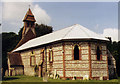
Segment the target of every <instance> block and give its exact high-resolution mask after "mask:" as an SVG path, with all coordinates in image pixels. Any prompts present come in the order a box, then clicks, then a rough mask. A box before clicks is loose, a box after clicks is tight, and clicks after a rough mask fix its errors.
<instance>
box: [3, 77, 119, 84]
mask: <svg viewBox="0 0 120 84" xmlns="http://www.w3.org/2000/svg"><path fill="white" fill-rule="evenodd" d="M118 80H119V81H120V77H119V79H112V80H103V81H100V80H62V79H48V83H52V84H53V82H54V83H56V82H57V84H58V83H65V84H70V83H80V84H81V83H83V84H86V83H88V84H93V83H94V84H118ZM40 82H41V83H42V82H43V79H42V78H39V77H32V76H10V77H4V79H3V83H2V84H13V83H14V84H15V83H19V84H26V83H27V84H28V83H31V84H36V83H40Z"/></svg>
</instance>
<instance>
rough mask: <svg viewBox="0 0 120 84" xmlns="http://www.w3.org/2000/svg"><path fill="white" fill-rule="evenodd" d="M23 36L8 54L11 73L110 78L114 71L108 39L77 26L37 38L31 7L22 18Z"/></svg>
mask: <svg viewBox="0 0 120 84" xmlns="http://www.w3.org/2000/svg"><path fill="white" fill-rule="evenodd" d="M23 22H24V28H23V31H22V39H21V40H20V42H19V43H18V45H17V46H16V47H15V49H14V50H13V51H11V52H9V53H8V72H9V76H12V75H28V76H36V75H37V76H39V77H43V76H44V75H45V73H47V75H48V76H49V77H52V75H55V74H57V75H58V76H59V77H60V78H69V79H72V78H73V77H75V78H76V79H84V77H86V76H87V77H88V78H89V79H96V80H100V79H101V78H102V79H103V80H109V79H110V77H113V76H114V75H115V73H116V64H115V59H114V57H113V56H112V55H111V53H110V52H109V50H108V49H107V43H108V42H109V40H108V39H107V38H105V37H102V36H100V35H99V34H97V33H95V32H93V31H91V30H89V29H87V28H85V27H83V26H81V25H79V24H74V25H72V26H69V27H66V28H63V29H61V30H58V31H55V32H53V33H49V34H46V35H43V36H40V37H37V38H36V33H35V22H36V20H35V17H34V15H33V14H32V12H31V9H30V8H29V10H28V11H27V13H26V15H25V18H24V20H23Z"/></svg>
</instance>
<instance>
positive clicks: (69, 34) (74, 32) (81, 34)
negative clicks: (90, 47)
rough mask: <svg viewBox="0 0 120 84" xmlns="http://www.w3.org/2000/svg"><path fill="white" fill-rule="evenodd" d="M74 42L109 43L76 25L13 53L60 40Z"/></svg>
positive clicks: (39, 38) (27, 43) (44, 37)
mask: <svg viewBox="0 0 120 84" xmlns="http://www.w3.org/2000/svg"><path fill="white" fill-rule="evenodd" d="M68 39H69V40H74V39H88V40H90V39H95V40H103V41H109V40H108V39H106V38H105V37H103V36H101V35H99V34H97V33H95V32H93V31H91V30H89V29H87V28H85V27H83V26H81V25H79V24H75V25H73V26H70V27H67V28H64V29H61V30H58V31H55V32H53V33H50V34H46V35H44V36H41V37H37V38H34V39H32V40H29V41H28V42H26V43H25V44H23V45H22V46H20V47H18V48H17V49H15V50H14V51H13V52H16V51H20V50H24V49H28V48H32V47H36V46H40V45H43V44H48V43H51V42H55V41H60V40H68Z"/></svg>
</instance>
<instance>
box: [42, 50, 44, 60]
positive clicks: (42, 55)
mask: <svg viewBox="0 0 120 84" xmlns="http://www.w3.org/2000/svg"><path fill="white" fill-rule="evenodd" d="M41 54H42V61H43V62H44V50H42V52H41Z"/></svg>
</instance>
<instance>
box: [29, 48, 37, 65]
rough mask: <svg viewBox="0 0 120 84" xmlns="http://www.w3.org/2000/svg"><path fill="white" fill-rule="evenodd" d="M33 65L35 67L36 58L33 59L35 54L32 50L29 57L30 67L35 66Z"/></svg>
mask: <svg viewBox="0 0 120 84" xmlns="http://www.w3.org/2000/svg"><path fill="white" fill-rule="evenodd" d="M32 57H34V65H33V64H32ZM35 65H36V57H35V52H34V51H33V50H32V51H31V55H30V66H35Z"/></svg>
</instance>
